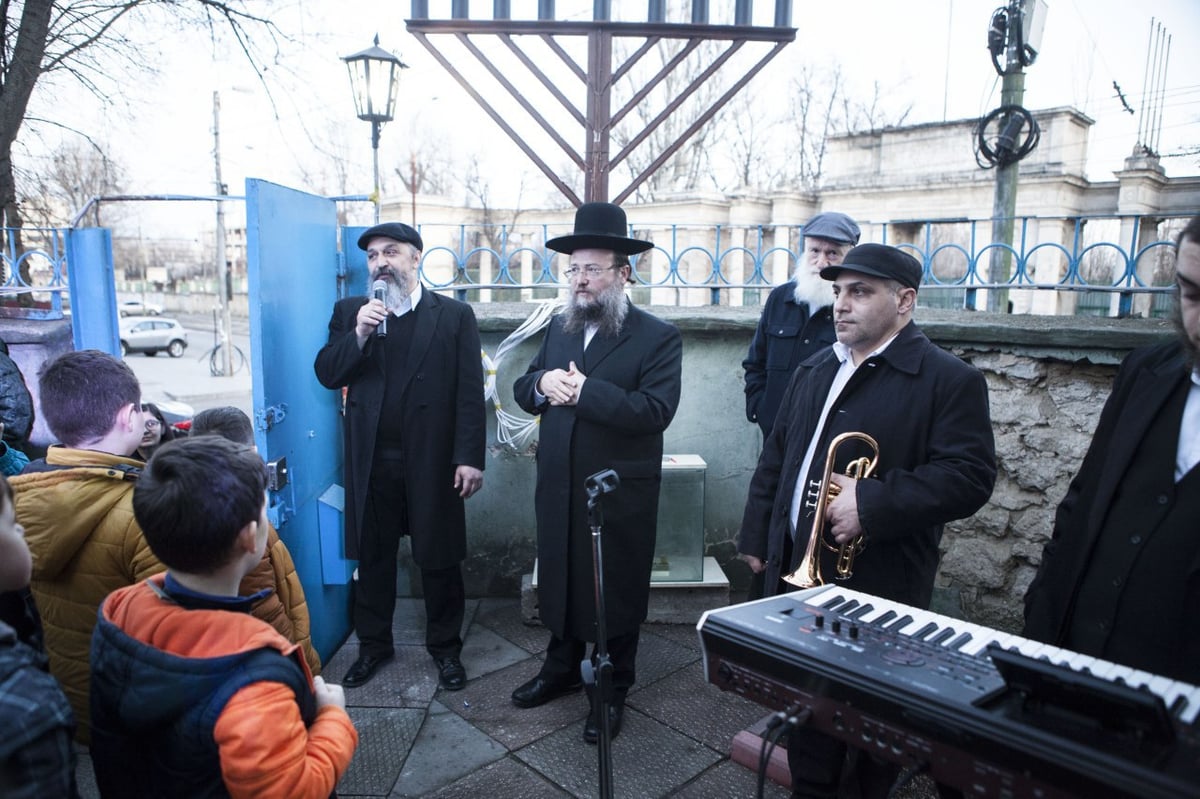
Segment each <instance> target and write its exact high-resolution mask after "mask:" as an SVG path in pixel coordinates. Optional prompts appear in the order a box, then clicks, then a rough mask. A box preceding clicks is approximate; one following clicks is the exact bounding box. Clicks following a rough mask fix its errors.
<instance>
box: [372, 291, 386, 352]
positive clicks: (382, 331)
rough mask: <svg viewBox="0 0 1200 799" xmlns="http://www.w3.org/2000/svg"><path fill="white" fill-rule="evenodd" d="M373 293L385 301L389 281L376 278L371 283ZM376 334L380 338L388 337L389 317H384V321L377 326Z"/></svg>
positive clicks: (381, 300)
mask: <svg viewBox="0 0 1200 799" xmlns="http://www.w3.org/2000/svg"><path fill="white" fill-rule="evenodd" d="M371 294H372V295H373V296H374V297H375V299H377V300H379V301H380V302H383V301H384V300H385V299H386V298H387V283H386V282H385V281H383V280H376V281H375V282H374V283H372V284H371ZM375 335H377V336H379V337H380V338H387V317H386V316H385V317H383V321H382V322H380V323H379V327H377V328H375Z"/></svg>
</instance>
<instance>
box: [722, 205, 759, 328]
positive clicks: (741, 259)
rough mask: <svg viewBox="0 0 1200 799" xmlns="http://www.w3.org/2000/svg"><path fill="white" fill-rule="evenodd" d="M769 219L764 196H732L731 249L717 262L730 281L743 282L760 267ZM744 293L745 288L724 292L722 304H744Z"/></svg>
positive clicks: (733, 282) (730, 208) (730, 211)
mask: <svg viewBox="0 0 1200 799" xmlns="http://www.w3.org/2000/svg"><path fill="white" fill-rule="evenodd" d="M770 222H771V203H770V202H769V201H768V200H767V199H766V198H764V197H762V196H759V195H748V194H737V195H734V196H733V198H732V201H731V203H730V206H729V226H730V231H731V234H732V235H731V236H730V242H729V244H730V248H731V249H730V250H728V251H727V252H728V253H729V254H728V255H726V256H725V257H724V258H723V259H722V260H721V263H720V266H721V273H722V274H723V275H724V276H725V279H726V280H727V281H728V282H729V283H730V284H732V285H738V284H744V283H746V282H747V281H749V280H750V278H752V277H753V276H754V273H755V270H756V269H757V268H759V259H760V258H762V257H763V254H764V253H766V251H767V249H768V248H769V247H770V244H769V241H768V238H767V233H766V227H767V226H768V225H769V224H770ZM732 248H742V249H741V250H734V249H732ZM764 268H765V266H764ZM743 294H744V290H743V289H740V288H735V289H729V290H727V291H724V292H722V295H723V296H722V297H721V304H722V305H731V306H740V305H743V304H744V301H743Z"/></svg>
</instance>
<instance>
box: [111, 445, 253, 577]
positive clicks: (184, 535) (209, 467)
mask: <svg viewBox="0 0 1200 799" xmlns="http://www.w3.org/2000/svg"><path fill="white" fill-rule="evenodd" d="M266 488H267V475H266V469H265V467H264V466H263V462H262V459H261V458H260V457H258V453H257V452H255V451H254V450H253V449H251V448H250V447H247V446H244V445H242V444H235V443H234V442H232V441H227V440H225V439H223V438H220V437H218V436H198V437H196V438H179V439H176V440H174V441H171V442H169V443H167V444H163V445H162V446H161V447H159V448H158V449H157V450H155V452H154V454H153V455H152V456H150V460H149V461H147V462H146V468H145V469H143V470H142V475H141V477H140V478H139V479H138V481H137V485H136V486H134V489H133V515H134V516H135V517H136V518H137V522H138V524H139V525H140V526H141V528H142V534H143V535H144V536H145V537H146V543H147V544H149V545H150V550H151V551H152V552H153V553H154V555H155V557H157V558H158V559H159V560H161V561H162V562H163V563H164V564H165V565H166V566H167V568H169V569H175V570H177V571H181V572H187V573H189V574H211V573H213V572H215V571H217V570H218V569H220V568H221V567H222V566H224V565H225V564H226V563H228V562H229V559H230V554H231V551H232V549H233V545H234V541H235V540H236V539H237V535H238V532H239V531H240V530H241V529H242V528H243V527H245V526H246V525H247V524H248V523H250V522H253V521H258V519H259V516H260V514H261V513H262V509H263V503H264V502H265V501H266V497H265V495H264V492H265V491H266Z"/></svg>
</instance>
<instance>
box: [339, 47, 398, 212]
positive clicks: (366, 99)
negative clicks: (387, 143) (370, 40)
mask: <svg viewBox="0 0 1200 799" xmlns="http://www.w3.org/2000/svg"><path fill="white" fill-rule="evenodd" d="M342 60H343V61H345V62H346V68H347V69H349V70H350V88H351V89H353V90H354V107H355V109H356V110H357V111H358V118H359V119H361V120H363V121H364V122H370V123H371V150H372V151H373V155H374V158H375V191H374V193H373V194H372V195H371V199H372V201H374V203H375V222H376V223H378V222H379V129H380V128H382V127H383V123H384V122H391V121H392V117H393V115H394V114H395V112H396V91H397V89H399V87H400V70H402V69H407V68H408V64H405V63H404V62H403V61H401V60H400V59H399V58H396V56H394V55H392V54H391V53H389V52H388V51H387V50H384V49H383V48H381V47H380V46H379V35H378V34H376V36H375V44H374V46H372V47H368V48H367V49H366V50H363V51H362V52H360V53H355V54H354V55H348V56H344V57H343V58H342Z"/></svg>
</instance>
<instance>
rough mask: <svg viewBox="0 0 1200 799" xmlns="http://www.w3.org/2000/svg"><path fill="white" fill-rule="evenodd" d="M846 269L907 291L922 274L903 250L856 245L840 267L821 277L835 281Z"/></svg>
mask: <svg viewBox="0 0 1200 799" xmlns="http://www.w3.org/2000/svg"><path fill="white" fill-rule="evenodd" d="M846 269H848V270H850V271H851V272H862V273H863V274H864V275H874V276H875V277H881V278H883V279H885V280H895V281H898V282H899V283H900V284H901V285H903V286H907V287H908V288H910V289H915V288H918V287H919V286H920V285H921V276H922V275H923V274H924V270H923V269H922V268H921V262H920V261H918V260H917V259H916V258H913V257H912V256H911V255H909V254H908V253H906V252H905V251H904V250H901V249H898V248H896V247H889V246H888V245H886V244H860V245H858V246H857V247H855V248H854V249H852V250H850V252H848V253H846V257H845V258H843V259H842V262H841V263H840V264H838V265H837V266H827V267H825V268H824V269H822V270H821V277H823V278H825V279H826V280H837V276H838V275H839V274H841V273H842V270H846Z"/></svg>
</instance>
